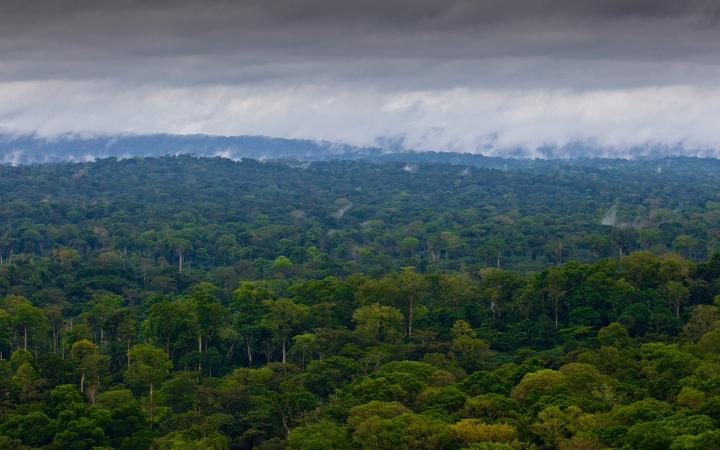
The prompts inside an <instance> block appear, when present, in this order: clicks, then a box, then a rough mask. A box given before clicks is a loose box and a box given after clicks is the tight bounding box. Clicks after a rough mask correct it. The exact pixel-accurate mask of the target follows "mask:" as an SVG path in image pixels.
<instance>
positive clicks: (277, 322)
mask: <svg viewBox="0 0 720 450" xmlns="http://www.w3.org/2000/svg"><path fill="white" fill-rule="evenodd" d="M263 303H264V305H265V307H266V308H267V310H268V313H267V315H266V316H265V323H266V324H267V326H268V328H270V329H272V330H274V331H275V333H276V334H277V336H278V338H279V340H280V343H281V346H282V362H283V364H285V363H286V362H287V340H288V337H289V336H290V333H292V331H293V330H294V329H295V327H297V326H298V325H299V324H301V323H302V322H303V321H304V320H305V318H306V317H307V316H308V314H309V313H310V308H308V307H307V306H305V305H301V304H297V303H295V302H293V301H292V300H290V299H287V298H281V299H278V300H265V301H264V302H263Z"/></svg>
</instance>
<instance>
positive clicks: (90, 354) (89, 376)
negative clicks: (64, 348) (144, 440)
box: [70, 339, 107, 403]
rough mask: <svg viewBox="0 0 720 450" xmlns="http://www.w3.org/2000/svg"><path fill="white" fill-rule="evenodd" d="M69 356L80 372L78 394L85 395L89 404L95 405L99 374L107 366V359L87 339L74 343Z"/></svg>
mask: <svg viewBox="0 0 720 450" xmlns="http://www.w3.org/2000/svg"><path fill="white" fill-rule="evenodd" d="M70 356H71V358H72V359H73V362H74V363H75V366H76V367H77V369H78V370H79V371H80V392H81V393H84V394H86V395H87V396H88V398H89V399H90V402H91V403H95V393H96V392H97V388H98V387H99V385H100V373H101V371H102V368H103V366H106V365H107V357H105V356H104V355H102V354H100V352H99V351H98V348H97V347H96V346H95V344H93V343H92V342H90V341H88V340H87V339H81V340H79V341H77V342H75V343H74V344H73V345H72V348H71V349H70ZM86 386H87V389H86Z"/></svg>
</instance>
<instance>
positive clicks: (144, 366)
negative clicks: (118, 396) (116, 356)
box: [125, 344, 173, 423]
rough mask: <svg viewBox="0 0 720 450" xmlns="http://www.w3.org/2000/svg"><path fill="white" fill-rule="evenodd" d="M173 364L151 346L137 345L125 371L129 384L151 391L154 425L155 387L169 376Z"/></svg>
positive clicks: (132, 351) (132, 349)
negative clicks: (144, 387) (145, 387)
mask: <svg viewBox="0 0 720 450" xmlns="http://www.w3.org/2000/svg"><path fill="white" fill-rule="evenodd" d="M172 366H173V364H172V362H171V361H170V358H168V356H167V354H165V352H164V351H163V350H162V349H160V348H157V347H154V346H152V345H150V344H137V345H134V346H133V347H132V348H131V349H130V365H129V366H128V368H127V370H126V371H125V379H126V380H127V382H128V383H131V384H138V385H143V386H147V387H148V389H149V391H150V423H153V419H154V418H153V413H154V406H155V405H154V398H153V393H154V390H155V385H157V383H159V382H160V381H162V380H163V378H165V377H166V376H167V373H168V371H169V370H170V369H171V368H172Z"/></svg>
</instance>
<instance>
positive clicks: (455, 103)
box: [0, 0, 720, 156]
mask: <svg viewBox="0 0 720 450" xmlns="http://www.w3.org/2000/svg"><path fill="white" fill-rule="evenodd" d="M718 118H720V1H717V0H684V1H677V0H605V1H600V0H596V1H591V0H398V1H392V0H384V1H381V0H367V1H352V0H348V1H340V0H294V1H293V0H277V1H276V0H248V1H244V0H239V1H220V0H204V1H200V0H195V1H192V0H155V1H152V2H148V1H141V0H78V1H70V0H34V1H27V0H2V2H0V131H2V132H4V133H37V134H39V135H41V136H46V137H53V136H58V135H63V134H67V133H77V134H82V135H95V134H114V133H156V132H164V133H178V134H190V133H205V134H217V135H245V134H250V135H267V136H273V137H288V138H309V139H318V140H328V141H337V142H342V143H348V144H353V145H361V146H372V145H384V146H393V147H402V148H408V149H417V150H441V151H465V152H480V153H484V154H493V155H503V154H508V153H510V152H517V149H518V148H520V149H523V151H524V154H527V155H534V154H536V152H537V149H539V148H541V147H544V146H556V147H563V146H566V145H569V144H573V143H583V144H587V145H588V146H590V147H592V148H594V150H592V151H594V152H597V153H601V154H603V155H616V154H622V153H623V152H625V153H627V152H632V151H633V150H632V149H633V148H635V147H637V146H648V145H649V146H654V145H660V146H666V147H672V148H678V149H680V150H677V151H678V152H683V153H687V154H714V155H720V150H718V149H720V126H718ZM595 156H598V155H595Z"/></svg>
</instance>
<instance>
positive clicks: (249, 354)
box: [245, 339, 253, 366]
mask: <svg viewBox="0 0 720 450" xmlns="http://www.w3.org/2000/svg"><path fill="white" fill-rule="evenodd" d="M245 347H246V349H247V357H248V365H249V366H252V362H253V351H252V343H251V342H250V340H249V339H246V340H245Z"/></svg>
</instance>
